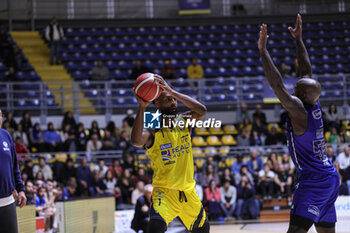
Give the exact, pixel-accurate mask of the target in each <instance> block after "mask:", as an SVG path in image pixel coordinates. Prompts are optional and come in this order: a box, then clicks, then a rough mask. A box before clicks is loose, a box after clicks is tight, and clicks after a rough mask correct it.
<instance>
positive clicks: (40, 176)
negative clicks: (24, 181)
mask: <svg viewBox="0 0 350 233" xmlns="http://www.w3.org/2000/svg"><path fill="white" fill-rule="evenodd" d="M45 180H46V179H45V176H44V173H43V172H42V171H38V172H37V173H36V176H35V185H36V186H38V187H44V185H45Z"/></svg>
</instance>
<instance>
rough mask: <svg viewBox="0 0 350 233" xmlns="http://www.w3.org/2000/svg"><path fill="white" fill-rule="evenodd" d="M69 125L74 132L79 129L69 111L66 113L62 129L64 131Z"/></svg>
mask: <svg viewBox="0 0 350 233" xmlns="http://www.w3.org/2000/svg"><path fill="white" fill-rule="evenodd" d="M68 124H69V125H70V126H71V129H73V130H75V129H76V128H77V123H76V121H75V119H74V116H73V113H72V112H71V111H67V112H65V113H64V118H63V121H62V126H61V129H62V130H64V128H65V126H66V125H68Z"/></svg>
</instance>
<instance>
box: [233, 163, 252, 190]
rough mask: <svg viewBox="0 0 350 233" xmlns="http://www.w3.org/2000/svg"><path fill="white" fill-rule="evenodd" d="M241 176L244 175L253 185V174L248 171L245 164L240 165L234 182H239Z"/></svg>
mask: <svg viewBox="0 0 350 233" xmlns="http://www.w3.org/2000/svg"><path fill="white" fill-rule="evenodd" d="M242 176H246V177H247V178H248V180H249V182H250V183H251V184H253V185H254V178H253V175H252V174H251V173H250V172H249V171H248V167H247V165H242V166H241V169H240V170H239V173H236V175H235V183H236V184H240V183H241V181H242Z"/></svg>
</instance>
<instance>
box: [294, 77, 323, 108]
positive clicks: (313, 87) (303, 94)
mask: <svg viewBox="0 0 350 233" xmlns="http://www.w3.org/2000/svg"><path fill="white" fill-rule="evenodd" d="M294 95H295V96H296V97H298V98H299V99H300V100H301V101H302V102H303V103H304V104H310V105H314V104H315V103H316V101H317V100H318V98H319V97H320V95H321V84H320V83H319V82H318V81H316V80H314V79H311V78H302V79H300V80H299V81H298V82H297V83H296V86H295V90H294Z"/></svg>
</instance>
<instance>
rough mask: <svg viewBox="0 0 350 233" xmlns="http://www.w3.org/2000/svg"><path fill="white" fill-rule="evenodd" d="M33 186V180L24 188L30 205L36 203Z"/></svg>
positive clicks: (27, 182)
mask: <svg viewBox="0 0 350 233" xmlns="http://www.w3.org/2000/svg"><path fill="white" fill-rule="evenodd" d="M33 186H34V184H33V182H32V181H31V180H27V181H26V183H25V186H24V190H25V194H26V198H27V204H28V205H30V204H34V203H35V193H34V188H33Z"/></svg>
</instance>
